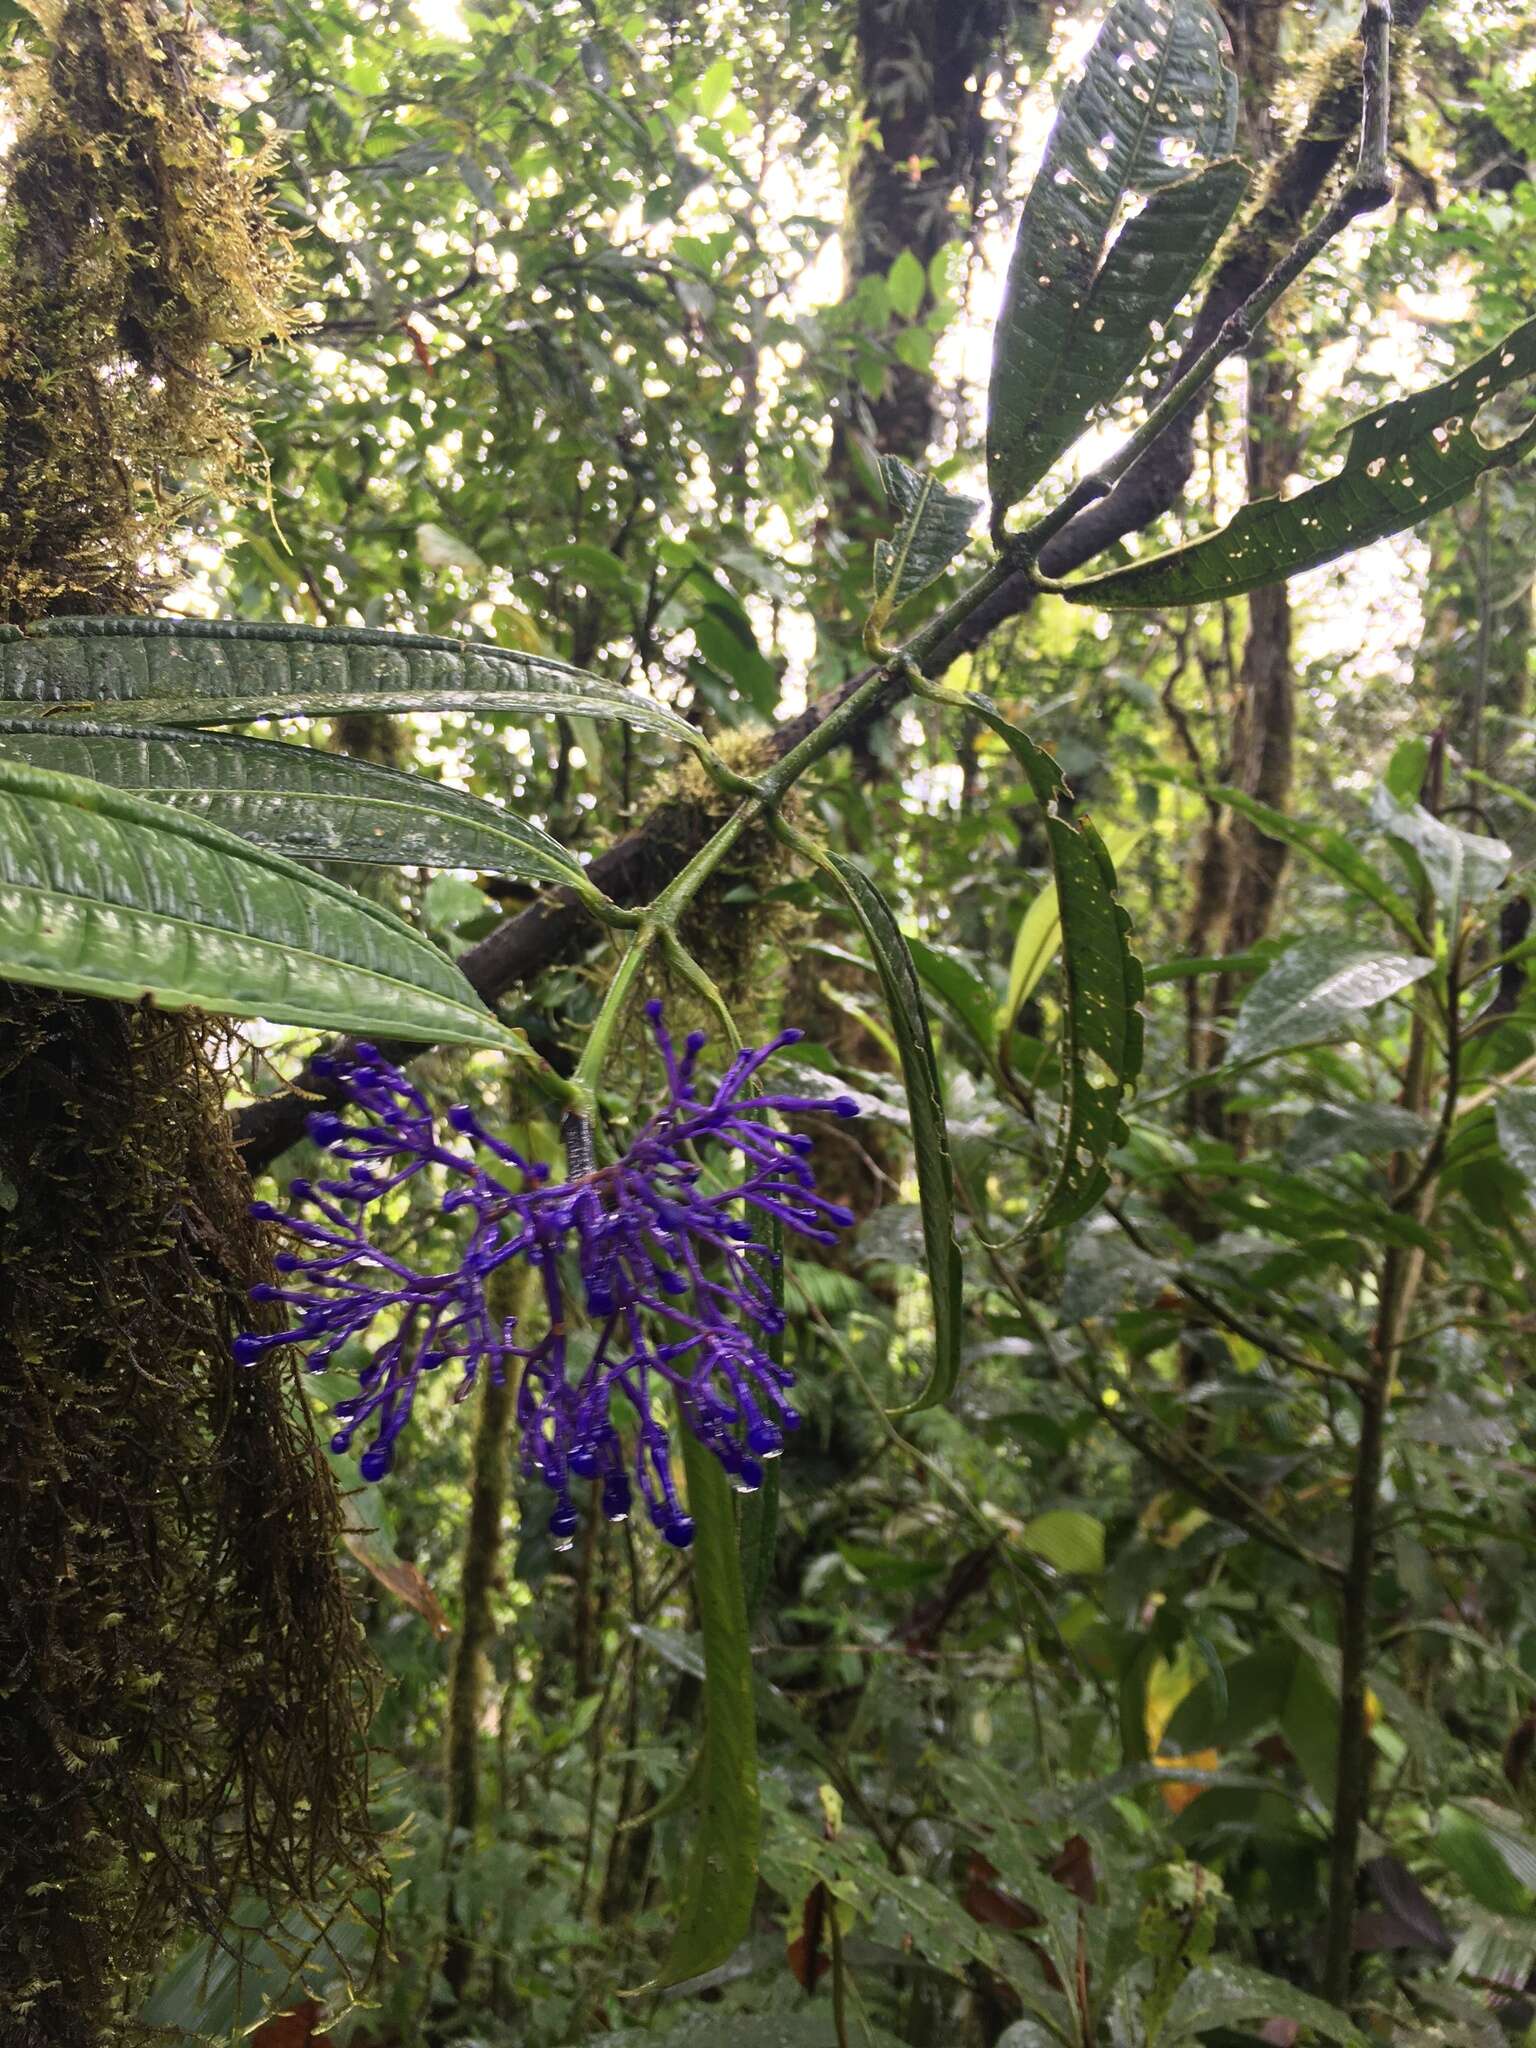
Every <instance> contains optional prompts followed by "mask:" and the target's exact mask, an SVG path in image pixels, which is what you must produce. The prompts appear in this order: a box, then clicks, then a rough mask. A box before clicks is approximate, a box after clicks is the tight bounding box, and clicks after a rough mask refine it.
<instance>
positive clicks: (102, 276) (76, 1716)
mask: <svg viewBox="0 0 1536 2048" xmlns="http://www.w3.org/2000/svg"><path fill="white" fill-rule="evenodd" d="M44 25H45V27H46V29H47V30H48V37H49V46H48V49H47V51H46V54H45V55H43V56H42V57H40V58H39V60H38V61H37V62H36V63H35V65H34V66H33V68H32V69H31V70H30V72H28V73H27V74H26V75H25V77H24V78H23V80H22V82H21V88H20V104H19V110H18V111H19V126H18V138H17V141H16V144H15V147H14V149H13V151H12V153H11V156H10V159H9V161H8V163H7V165H6V166H5V170H4V182H5V186H6V192H5V195H4V196H5V202H6V203H5V208H4V217H3V226H0V619H5V618H8V619H11V620H26V619H29V618H32V617H36V616H39V615H41V614H44V613H47V612H50V611H52V612H59V611H92V612H99V611H121V610H135V609H139V608H141V607H142V606H143V605H144V603H145V602H146V600H147V598H148V597H149V596H150V594H151V591H150V588H149V585H148V582H147V580H146V566H145V565H146V562H147V561H149V560H150V559H151V558H152V557H153V555H154V553H155V551H156V550H158V549H161V548H163V547H164V546H165V545H166V543H167V542H168V540H169V538H170V536H171V534H172V532H173V529H174V528H175V527H176V526H177V525H178V524H179V523H180V522H182V521H183V520H184V519H185V518H186V516H187V514H188V512H189V510H190V509H191V507H192V506H193V505H194V504H195V503H196V502H197V500H198V497H199V495H200V494H201V493H206V492H207V491H209V490H211V489H212V488H214V487H215V486H217V485H218V484H219V483H220V482H221V481H222V480H224V479H225V478H226V477H227V476H228V475H229V473H230V471H231V469H232V467H234V466H235V465H236V464H237V463H238V460H239V456H240V450H241V445H242V432H241V426H240V422H239V419H238V417H237V415H236V414H235V413H234V412H233V411H232V410H231V408H230V406H229V403H228V401H227V399H226V397H225V395H224V392H223V389H222V387H221V383H220V380H219V377H218V373H217V368H216V366H215V364H214V361H213V358H212V355H211V351H212V350H213V349H214V348H215V347H216V346H218V345H223V346H241V347H254V346H256V345H258V344H259V343H260V342H261V341H263V340H264V339H266V338H268V337H270V336H272V335H274V334H279V333H281V332H282V329H283V315H282V311H281V305H280V300H281V292H282V283H283V260H282V252H281V249H280V248H279V247H278V245H277V244H276V243H275V241H274V238H273V237H272V236H271V234H270V233H269V231H268V229H267V226H266V224H265V222H264V220H263V218H262V215H261V212H260V207H259V180H260V175H261V171H260V166H259V165H256V164H252V163H249V162H246V163H238V162H233V161H230V160H229V159H228V158H227V157H226V154H225V150H224V145H223V143H222V141H221V138H220V135H219V131H218V127H217V125H216V122H215V120H214V118H213V113H212V108H211V105H210V102H209V99H208V97H207V93H206V89H205V86H204V84H203V83H202V80H203V76H204V71H203V64H202V57H201V52H200V49H199V45H198V41H197V36H196V32H195V27H194V25H193V23H192V21H191V20H190V18H189V17H188V16H187V15H186V14H185V13H184V12H182V11H180V10H179V9H178V10H177V11H175V12H172V11H170V10H169V9H166V10H164V11H162V9H161V8H160V7H159V6H158V5H156V4H154V0H93V4H87V0H68V4H65V5H62V6H55V7H54V8H53V9H52V10H51V11H49V12H47V13H46V15H45V17H44ZM206 1029H207V1027H206V1025H205V1024H204V1023H203V1022H202V1021H201V1020H199V1019H195V1018H188V1017H166V1016H161V1015H158V1014H156V1013H155V1012H153V1011H151V1010H148V1009H146V1008H128V1007H125V1006H122V1005H118V1004H110V1003H97V1002H88V1001H81V1000H76V999H71V998H67V997H64V996H61V995H56V994H53V993H51V992H48V991H43V990H37V989H30V988H7V987H5V986H3V985H0V2043H3V2044H4V2048H98V2044H104V2043H106V2042H112V2043H114V2044H116V2043H121V2042H124V2041H126V2040H129V2039H131V2038H132V2037H133V2033H134V2029H133V2026H132V2022H131V2014H132V2012H133V2010H134V2007H135V2004H136V2001H137V1997H138V1994H139V1992H140V1991H141V1989H142V1984H143V1979H144V1976H145V1974H146V1973H147V1972H148V1971H150V1970H151V1969H152V1968H153V1966H154V1964H155V1962H156V1961H157V1959H158V1958H159V1956H160V1954H161V1953H162V1951H163V1949H164V1946H165V1944H166V1943H167V1941H168V1940H169V1939H171V1938H172V1937H174V1936H175V1935H176V1934H178V1933H180V1932H183V1931H185V1930H188V1929H196V1930H200V1931H205V1932H208V1933H210V1934H215V1935H217V1933H218V1932H219V1930H220V1928H221V1927H222V1925H223V1924H224V1923H225V1921H226V1920H227V1918H228V1915H229V1912H230V1909H231V1907H232V1905H233V1903H234V1902H235V1900H236V1899H237V1898H239V1897H242V1896H245V1897H255V1898H257V1899H261V1900H265V1901H267V1902H269V1903H270V1904H272V1905H273V1906H274V1908H275V1909H277V1910H281V1909H282V1908H283V1907H284V1906H286V1905H287V1904H289V1903H290V1902H292V1901H295V1900H308V1901H314V1900H317V1899H320V1898H321V1897H322V1896H323V1895H325V1894H327V1892H328V1891H329V1892H330V1893H331V1894H332V1895H333V1894H334V1890H335V1888H336V1887H337V1886H338V1885H340V1886H346V1885H348V1884H355V1883H359V1882H365V1881H368V1880H370V1879H371V1878H372V1877H373V1875H374V1871H373V1845H372V1837H371V1835H370V1831H369V1826H368V1818H367V1779H366V1762H365V1749H364V1740H365V1733H366V1726H367V1717H368V1709H369V1699H368V1686H369V1676H368V1672H369V1667H368V1665H367V1662H366V1658H365V1655H364V1651H363V1647H362V1643H361V1638H360V1636H359V1632H358V1630H357V1628H356V1625H355V1623H354V1621H353V1619H352V1617H351V1615H350V1613H349V1611H348V1607H347V1601H346V1597H345V1591H344V1584H343V1581H342V1579H341V1576H340V1572H339V1568H338V1561H337V1559H338V1538H339V1526H338V1514H339V1509H338V1501H337V1495H336V1490H335V1485H334V1481H333V1479H332V1477H331V1474H330V1473H329V1471H328V1470H327V1469H326V1465H325V1460H324V1456H323V1453H322V1452H321V1451H320V1450H319V1448H318V1447H317V1445H316V1443H315V1440H314V1437H313V1432H312V1428H311V1424H310V1421H309V1418H308V1413H307V1410H306V1408H305V1405H304V1403H303V1400H302V1397H301V1396H300V1395H299V1393H298V1392H297V1390H296V1388H295V1386H294V1385H293V1384H292V1378H291V1374H288V1375H285V1374H284V1372H283V1371H282V1370H280V1369H278V1370H273V1371H267V1370H257V1371H254V1372H252V1371H242V1370H240V1369H238V1368H236V1366H235V1365H234V1363H233V1359H232V1354H231V1340H232V1337H233V1335H234V1333H235V1331H236V1330H237V1329H238V1328H240V1327H241V1326H242V1324H244V1323H245V1322H247V1321H248V1320H249V1318H250V1314H251V1311H250V1308H249V1306H248V1302H247V1290H248V1288H249V1287H250V1285H251V1284H252V1283H253V1282H254V1281H256V1280H259V1279H263V1278H266V1277H268V1275H269V1271H270V1267H269V1259H268V1251H267V1247H266V1244H265V1240H264V1236H263V1234H262V1232H261V1230H260V1229H259V1228H258V1226H257V1225H255V1224H254V1223H253V1222H252V1221H251V1220H250V1218H249V1215H248V1213H247V1203H248V1199H249V1194H250V1189H249V1184H248V1182H247V1180H246V1177H245V1173H244V1170H243V1168H242V1167H241V1166H240V1164H239V1162H238V1161H237V1160H236V1159H235V1157H234V1154H233V1151H232V1149H231V1146H230V1142H229V1135H228V1126H227V1120H226V1117H225V1114H224V1108H223V1100H222V1091H221V1089H220V1086H219V1084H218V1079H217V1076H216V1075H215V1073H214V1072H213V1071H212V1068H211V1066H210V1064H209V1059H208V1055H207V1040H206V1036H205V1034H206Z"/></svg>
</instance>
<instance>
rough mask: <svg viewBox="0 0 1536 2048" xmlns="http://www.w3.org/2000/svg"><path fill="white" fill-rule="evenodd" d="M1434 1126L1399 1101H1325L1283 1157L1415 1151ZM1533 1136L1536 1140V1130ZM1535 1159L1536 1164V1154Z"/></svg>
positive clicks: (1292, 1163) (1301, 1159)
mask: <svg viewBox="0 0 1536 2048" xmlns="http://www.w3.org/2000/svg"><path fill="white" fill-rule="evenodd" d="M1433 1130H1434V1126H1433V1125H1432V1124H1431V1123H1430V1121H1429V1119H1428V1118H1427V1117H1422V1116H1418V1115H1416V1114H1415V1112H1414V1111H1413V1110H1411V1109H1404V1108H1403V1107H1402V1106H1401V1104H1400V1103H1396V1102H1356V1103H1350V1104H1349V1105H1347V1106H1346V1105H1344V1104H1343V1103H1335V1102H1320V1103H1317V1104H1316V1105H1315V1106H1314V1107H1313V1108H1311V1109H1309V1110H1308V1111H1307V1113H1306V1115H1305V1116H1304V1117H1303V1118H1302V1119H1301V1121H1300V1123H1298V1124H1297V1125H1296V1128H1295V1129H1294V1130H1293V1131H1292V1132H1291V1135H1290V1137H1289V1138H1287V1140H1286V1141H1285V1147H1284V1150H1283V1152H1282V1153H1281V1159H1282V1161H1283V1163H1284V1165H1285V1166H1286V1167H1287V1168H1288V1169H1289V1170H1290V1171H1291V1172H1293V1173H1294V1172H1299V1171H1301V1170H1302V1169H1303V1168H1305V1167H1308V1166H1331V1165H1332V1164H1333V1163H1334V1161H1335V1160H1336V1159H1339V1158H1340V1157H1342V1156H1343V1155H1345V1154H1346V1153H1350V1152H1357V1153H1359V1154H1361V1155H1362V1156H1363V1157H1364V1158H1367V1159H1370V1158H1374V1157H1379V1156H1380V1155H1381V1154H1383V1153H1387V1152H1411V1151H1414V1150H1416V1149H1417V1148H1418V1147H1419V1146H1420V1145H1427V1144H1428V1143H1429V1140H1430V1137H1431V1135H1432V1134H1433ZM1532 1136H1533V1140H1536V1130H1533V1133H1532ZM1532 1163H1533V1165H1536V1154H1533V1162H1532Z"/></svg>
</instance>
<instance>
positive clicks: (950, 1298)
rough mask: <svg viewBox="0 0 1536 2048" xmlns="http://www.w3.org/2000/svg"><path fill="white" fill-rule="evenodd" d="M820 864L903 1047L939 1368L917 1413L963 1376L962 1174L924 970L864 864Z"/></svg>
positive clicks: (827, 858)
mask: <svg viewBox="0 0 1536 2048" xmlns="http://www.w3.org/2000/svg"><path fill="white" fill-rule="evenodd" d="M821 863H822V866H823V867H824V868H825V869H826V871H827V872H828V873H829V874H830V875H831V876H832V877H833V878H834V880H835V881H836V882H837V883H838V885H839V887H840V888H841V889H842V892H843V894H844V896H845V897H846V898H847V901H848V906H849V908H850V909H851V910H852V912H853V914H854V916H855V917H856V918H857V919H858V921H859V923H860V925H861V926H862V927H863V931H864V936H865V938H866V939H868V941H869V947H870V952H871V953H872V955H873V956H874V962H875V971H876V973H877V974H878V975H879V977H880V986H881V989H882V991H883V992H884V995H885V1003H886V1008H887V1010H888V1011H889V1013H890V1018H891V1027H892V1029H893V1030H894V1032H895V1034H896V1044H897V1048H898V1050H899V1052H900V1054H901V1075H902V1080H903V1082H904V1083H905V1086H906V1092H907V1109H908V1112H909V1114H910V1116H911V1118H912V1149H913V1151H914V1153H915V1154H916V1158H917V1190H918V1200H919V1204H920V1206H921V1209H922V1218H923V1248H924V1253H925V1256H926V1260H927V1266H928V1284H929V1286H930V1287H931V1289H932V1290H933V1367H932V1370H931V1371H930V1373H929V1375H928V1382H927V1385H926V1386H925V1387H924V1388H923V1390H922V1392H921V1393H920V1394H919V1395H918V1396H917V1398H916V1399H915V1400H914V1401H909V1402H908V1403H907V1405H906V1406H905V1407H904V1408H902V1409H901V1410H899V1411H898V1412H899V1413H901V1414H903V1415H910V1414H914V1413H915V1412H916V1411H917V1410H918V1409H921V1408H932V1407H934V1406H935V1405H936V1404H937V1403H938V1402H940V1401H945V1400H948V1398H949V1396H950V1395H951V1394H952V1393H953V1392H954V1387H955V1381H956V1380H957V1379H958V1378H959V1375H960V1248H959V1246H958V1245H957V1244H956V1243H955V1175H954V1167H953V1165H952V1164H951V1162H950V1156H949V1131H948V1128H947V1126H946V1124H945V1121H944V1092H943V1086H942V1083H941V1082H940V1080H939V1068H938V1062H937V1061H936V1060H935V1058H934V1054H933V1038H932V1034H931V1032H930V1029H929V1024H928V1012H927V1009H926V1007H925V1005H924V1002H923V992H922V989H921V987H920V986H919V983H918V978H917V969H916V968H915V967H914V966H913V964H912V955H911V953H910V952H909V951H908V950H907V942H906V940H905V939H904V938H903V937H902V935H901V927H900V926H899V925H898V924H897V922H896V919H895V917H894V916H893V915H892V912H891V907H890V905H889V904H888V903H887V902H886V900H885V898H884V897H883V896H882V895H881V894H880V891H879V890H878V889H877V888H876V887H875V885H874V883H873V882H872V881H871V880H870V879H869V877H868V875H866V874H865V873H864V871H863V869H862V868H857V867H855V866H854V865H853V863H852V862H851V861H847V860H843V859H842V858H840V856H839V855H837V854H835V853H824V854H823V855H821Z"/></svg>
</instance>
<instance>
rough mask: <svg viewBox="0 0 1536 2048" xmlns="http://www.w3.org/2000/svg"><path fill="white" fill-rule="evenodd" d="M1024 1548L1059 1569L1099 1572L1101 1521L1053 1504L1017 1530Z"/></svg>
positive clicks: (1101, 1551)
mask: <svg viewBox="0 0 1536 2048" xmlns="http://www.w3.org/2000/svg"><path fill="white" fill-rule="evenodd" d="M1020 1533H1021V1535H1022V1537H1023V1540H1024V1545H1025V1547H1026V1549H1029V1550H1032V1551H1033V1552H1034V1553H1035V1555H1036V1556H1037V1557H1043V1558H1044V1559H1045V1561H1046V1563H1047V1564H1049V1565H1054V1566H1055V1567H1056V1569H1057V1571H1059V1572H1101V1571H1103V1569H1104V1524H1103V1523H1102V1522H1101V1521H1099V1520H1098V1519H1097V1518H1096V1517H1095V1516H1093V1515H1085V1514H1082V1513H1081V1512H1080V1511H1079V1510H1078V1509H1076V1508H1052V1509H1051V1511H1050V1512H1049V1513H1048V1514H1044V1515H1036V1516H1035V1517H1034V1519H1033V1520H1032V1521H1028V1522H1026V1523H1025V1524H1024V1527H1023V1529H1022V1531H1021V1532H1020Z"/></svg>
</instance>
